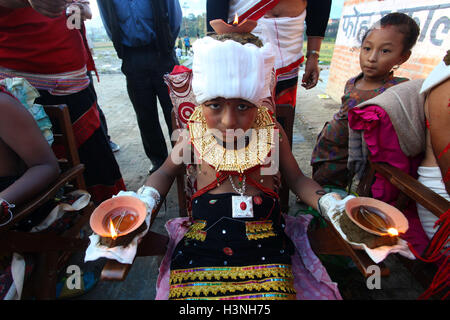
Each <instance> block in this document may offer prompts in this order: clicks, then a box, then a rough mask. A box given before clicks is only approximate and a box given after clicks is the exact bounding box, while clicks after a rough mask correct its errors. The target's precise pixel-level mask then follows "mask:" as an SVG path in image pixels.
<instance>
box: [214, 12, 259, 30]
mask: <svg viewBox="0 0 450 320" xmlns="http://www.w3.org/2000/svg"><path fill="white" fill-rule="evenodd" d="M209 24H210V25H211V27H212V28H213V29H214V31H215V32H216V33H217V34H225V33H250V32H252V30H253V29H255V28H256V25H257V24H258V22H256V21H255V20H248V19H245V20H244V21H242V22H240V23H239V20H238V17H237V14H235V16H234V22H233V23H232V24H228V23H226V22H225V21H223V20H222V19H215V20H211V21H210V22H209Z"/></svg>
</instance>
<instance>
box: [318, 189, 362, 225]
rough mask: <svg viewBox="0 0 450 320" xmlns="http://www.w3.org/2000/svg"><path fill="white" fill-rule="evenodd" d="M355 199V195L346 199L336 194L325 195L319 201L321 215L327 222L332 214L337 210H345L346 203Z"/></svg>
mask: <svg viewBox="0 0 450 320" xmlns="http://www.w3.org/2000/svg"><path fill="white" fill-rule="evenodd" d="M353 198H355V196H353V195H349V196H346V197H345V198H344V199H342V198H341V196H340V195H339V194H337V193H335V192H330V193H327V194H325V195H324V196H322V197H321V198H320V199H319V213H320V214H321V215H322V216H323V217H324V218H325V219H327V220H329V218H328V217H329V216H330V213H332V212H335V211H337V210H343V209H344V208H345V203H346V202H347V201H348V200H350V199H353Z"/></svg>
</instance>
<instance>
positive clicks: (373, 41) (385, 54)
mask: <svg viewBox="0 0 450 320" xmlns="http://www.w3.org/2000/svg"><path fill="white" fill-rule="evenodd" d="M403 37H404V35H403V34H402V33H400V32H399V31H398V30H397V28H396V27H395V26H385V27H382V28H380V29H374V30H372V31H371V32H370V33H369V34H368V35H367V37H366V38H365V39H364V42H363V44H362V46H361V53H360V55H359V63H360V65H361V70H362V72H363V73H364V77H365V78H366V79H372V80H374V81H376V80H381V79H383V78H385V77H386V76H387V75H388V74H389V72H390V71H391V70H392V67H393V66H395V65H400V64H402V63H403V62H405V61H406V60H408V58H409V55H410V52H409V51H408V52H407V53H404V52H403Z"/></svg>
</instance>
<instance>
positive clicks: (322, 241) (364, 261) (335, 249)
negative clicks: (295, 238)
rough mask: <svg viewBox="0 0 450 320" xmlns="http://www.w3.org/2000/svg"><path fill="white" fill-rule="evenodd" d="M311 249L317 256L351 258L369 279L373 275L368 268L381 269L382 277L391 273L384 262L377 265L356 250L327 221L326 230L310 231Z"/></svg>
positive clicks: (363, 253) (362, 252)
mask: <svg viewBox="0 0 450 320" xmlns="http://www.w3.org/2000/svg"><path fill="white" fill-rule="evenodd" d="M308 238H309V240H310V241H309V242H310V244H311V248H312V249H313V251H314V252H315V253H316V254H334V255H345V256H349V257H350V258H351V259H352V260H353V262H354V263H355V265H356V266H357V267H358V269H359V271H360V272H361V273H362V275H363V276H364V277H365V278H367V277H369V276H370V275H372V273H371V272H369V271H368V268H369V267H370V266H372V265H378V267H380V271H381V276H388V275H389V273H390V271H389V268H387V267H386V266H385V265H384V263H383V262H381V263H378V264H376V263H375V262H373V261H372V259H370V257H369V256H368V255H367V254H366V253H365V252H364V251H363V250H356V249H353V247H352V246H351V245H350V244H349V243H348V242H347V241H345V240H344V239H342V237H341V235H340V234H339V232H338V231H337V230H336V228H335V227H334V226H333V224H332V223H331V222H329V221H327V227H326V228H316V229H314V230H308Z"/></svg>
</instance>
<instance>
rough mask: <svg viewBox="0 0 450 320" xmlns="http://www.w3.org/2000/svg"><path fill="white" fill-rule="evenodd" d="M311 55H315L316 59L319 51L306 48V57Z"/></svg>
mask: <svg viewBox="0 0 450 320" xmlns="http://www.w3.org/2000/svg"><path fill="white" fill-rule="evenodd" d="M311 55H315V56H317V59H319V56H320V55H319V51H318V50H308V51H307V52H306V59H308V58H309V57H310V56H311Z"/></svg>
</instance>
